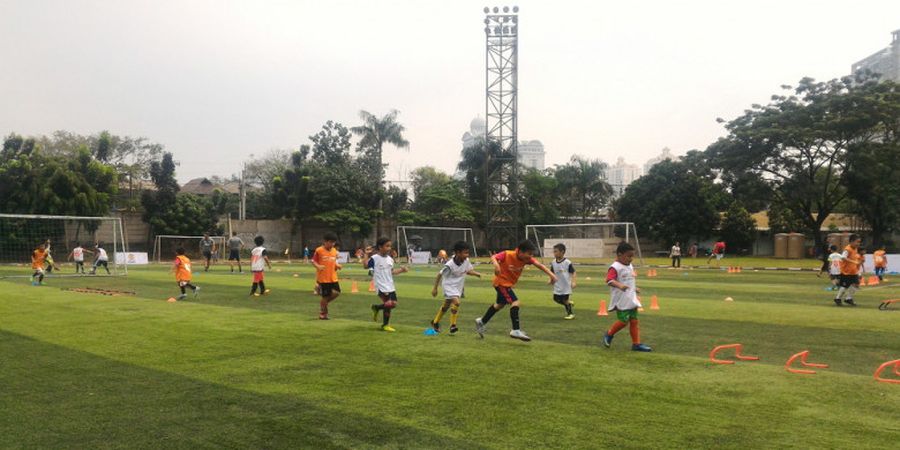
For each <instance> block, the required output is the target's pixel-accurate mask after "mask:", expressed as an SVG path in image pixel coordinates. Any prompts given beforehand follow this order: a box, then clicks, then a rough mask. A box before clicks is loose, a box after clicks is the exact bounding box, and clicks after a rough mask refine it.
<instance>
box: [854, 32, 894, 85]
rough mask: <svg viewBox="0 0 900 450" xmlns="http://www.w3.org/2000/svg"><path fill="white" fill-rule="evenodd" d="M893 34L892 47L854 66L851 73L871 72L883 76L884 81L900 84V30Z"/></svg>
mask: <svg viewBox="0 0 900 450" xmlns="http://www.w3.org/2000/svg"><path fill="white" fill-rule="evenodd" d="M891 34H892V35H893V40H892V42H891V45H889V46H887V47H886V48H884V49H882V50H880V51H878V52H877V53H875V54H873V55H871V56H869V57H868V58H866V59H864V60H862V61H859V62H857V63H856V64H853V67H852V69H851V73H852V74H854V75H856V74H857V73H858V72H860V71H863V70H869V71H872V72H875V73H877V74H879V75H881V79H882V80H891V81H895V82H898V83H900V30H897V31H894V32H893V33H891Z"/></svg>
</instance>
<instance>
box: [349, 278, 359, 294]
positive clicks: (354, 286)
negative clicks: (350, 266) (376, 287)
mask: <svg viewBox="0 0 900 450" xmlns="http://www.w3.org/2000/svg"><path fill="white" fill-rule="evenodd" d="M350 293H351V294H358V293H359V283H357V282H356V280H354V281H353V283H351V284H350Z"/></svg>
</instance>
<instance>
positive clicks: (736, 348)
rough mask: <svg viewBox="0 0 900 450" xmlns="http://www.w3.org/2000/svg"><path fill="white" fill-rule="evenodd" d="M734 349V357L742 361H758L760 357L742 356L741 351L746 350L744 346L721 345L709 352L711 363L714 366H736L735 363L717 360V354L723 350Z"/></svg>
mask: <svg viewBox="0 0 900 450" xmlns="http://www.w3.org/2000/svg"><path fill="white" fill-rule="evenodd" d="M729 348H733V349H734V357H735V358H737V359H739V360H741V361H758V360H759V356H746V355H742V354H741V351H743V350H744V345H743V344H726V345H720V346H718V347H716V348H713V349H712V351H710V352H709V361H710V362H711V363H714V364H734V361H731V360H728V359H716V353H718V352H719V351H721V350H725V349H729Z"/></svg>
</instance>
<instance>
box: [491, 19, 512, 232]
mask: <svg viewBox="0 0 900 450" xmlns="http://www.w3.org/2000/svg"><path fill="white" fill-rule="evenodd" d="M518 13H519V7H518V6H514V7H512V11H510V8H509V7H508V6H504V7H503V8H502V12H501V8H498V7H496V6H495V7H494V8H487V7H486V8H484V14H485V18H484V35H485V42H486V47H485V48H486V51H485V86H486V89H485V117H486V120H485V122H486V123H485V125H486V126H485V136H484V142H485V151H488V157H487V164H486V165H485V166H486V169H485V170H486V172H487V173H486V177H485V179H486V181H487V198H486V199H485V209H486V213H487V220H486V222H487V240H488V243H489V244H488V245H489V246H499V247H502V248H510V247H509V246H511V245H515V244H516V241H517V240H518V238H519V235H520V233H519V226H518V220H519V208H518V194H517V188H518V182H519V180H518V165H519V164H518V148H517V146H518V142H519V140H518V93H519V90H518V78H519V69H518V68H519V14H518ZM491 145H499V147H500V152H499V153H497V154H491V152H490V151H489V148H490V146H491Z"/></svg>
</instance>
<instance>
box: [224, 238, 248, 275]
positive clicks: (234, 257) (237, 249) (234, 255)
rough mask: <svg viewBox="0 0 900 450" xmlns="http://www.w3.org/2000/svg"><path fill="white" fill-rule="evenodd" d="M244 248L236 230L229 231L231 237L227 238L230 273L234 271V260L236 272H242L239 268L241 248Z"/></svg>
mask: <svg viewBox="0 0 900 450" xmlns="http://www.w3.org/2000/svg"><path fill="white" fill-rule="evenodd" d="M243 249H244V241H242V240H241V238H239V237H238V235H237V231H232V232H231V238H230V239H228V265H229V266H231V273H234V261H237V266H238V273H244V269H242V268H241V250H243Z"/></svg>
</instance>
